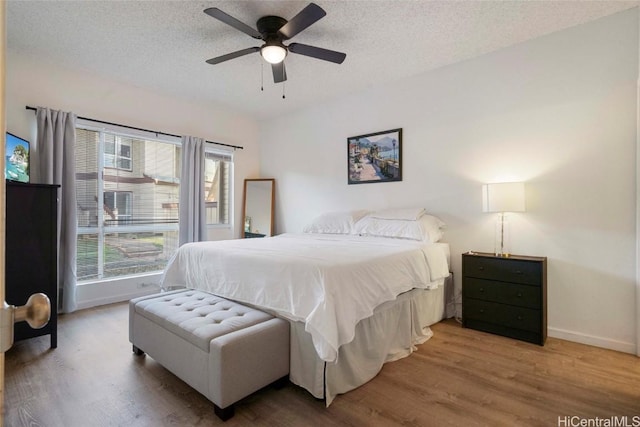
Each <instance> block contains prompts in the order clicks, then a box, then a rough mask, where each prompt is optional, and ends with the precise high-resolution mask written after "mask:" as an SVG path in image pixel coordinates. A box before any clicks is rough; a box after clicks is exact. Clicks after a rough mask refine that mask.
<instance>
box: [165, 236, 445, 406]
mask: <svg viewBox="0 0 640 427" xmlns="http://www.w3.org/2000/svg"><path fill="white" fill-rule="evenodd" d="M350 231H352V230H350ZM363 234H365V235H360V234H353V233H349V234H346V233H344V234H329V233H299V234H292V233H287V234H282V235H279V236H275V237H269V238H263V239H238V240H227V241H216V242H198V243H189V244H185V245H183V246H182V247H180V249H179V250H178V251H177V252H176V254H175V255H174V256H173V257H172V259H171V260H170V261H169V264H168V266H167V268H166V269H165V272H164V274H163V278H162V286H163V287H164V288H168V287H175V286H186V287H188V288H193V289H199V290H203V291H206V292H210V293H212V294H215V295H218V296H221V297H223V298H228V299H231V300H234V301H237V302H240V303H243V304H247V305H250V306H253V307H256V308H260V309H262V310H264V311H267V312H270V313H272V314H275V315H277V316H279V317H282V318H285V319H287V320H289V322H290V323H291V361H290V379H291V381H292V382H293V383H295V384H297V385H299V386H301V387H303V388H305V389H306V390H308V391H309V392H310V393H311V394H312V395H313V396H315V397H316V398H319V399H325V402H326V404H327V405H329V404H330V403H331V402H332V400H333V399H334V398H335V396H336V395H338V394H340V393H345V392H347V391H349V390H352V389H354V388H356V387H358V386H360V385H362V384H364V383H365V382H367V381H369V380H370V379H372V378H373V377H374V376H375V375H376V374H377V373H378V372H379V371H380V369H381V368H382V365H383V364H384V363H385V362H387V361H391V360H396V359H398V358H401V357H404V356H407V355H408V354H410V353H411V352H412V351H413V350H414V349H415V345H416V344H419V343H422V342H424V341H426V340H427V339H429V338H430V337H431V330H430V329H429V326H430V325H432V324H433V323H436V322H438V321H440V320H441V319H442V318H443V317H445V316H446V312H447V307H446V301H447V299H448V297H449V294H450V292H451V291H450V290H449V289H448V288H449V286H447V285H446V283H448V282H447V280H446V279H447V277H449V247H448V245H447V244H446V243H431V242H430V241H424V240H421V241H418V240H411V239H398V238H387V237H380V236H373V235H366V233H363ZM427 240H428V239H427Z"/></svg>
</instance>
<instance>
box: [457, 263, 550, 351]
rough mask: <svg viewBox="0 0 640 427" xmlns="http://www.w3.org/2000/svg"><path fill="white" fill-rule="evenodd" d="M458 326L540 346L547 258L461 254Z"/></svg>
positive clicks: (544, 331) (544, 326) (543, 333)
mask: <svg viewBox="0 0 640 427" xmlns="http://www.w3.org/2000/svg"><path fill="white" fill-rule="evenodd" d="M462 325H463V326H464V327H465V328H472V329H478V330H481V331H485V332H491V333H494V334H498V335H504V336H507V337H511V338H516V339H520V340H523V341H528V342H532V343H535V344H539V345H544V342H545V340H546V338H547V258H546V257H532V256H519V255H511V256H509V257H499V256H495V255H494V254H489V253H482V252H470V253H465V254H462Z"/></svg>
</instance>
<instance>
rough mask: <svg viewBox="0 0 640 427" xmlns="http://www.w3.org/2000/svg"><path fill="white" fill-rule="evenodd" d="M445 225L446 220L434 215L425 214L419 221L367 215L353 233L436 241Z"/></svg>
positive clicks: (357, 224)
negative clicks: (443, 220)
mask: <svg viewBox="0 0 640 427" xmlns="http://www.w3.org/2000/svg"><path fill="white" fill-rule="evenodd" d="M444 225H445V224H444V222H442V221H441V220H440V219H439V218H437V217H435V216H432V215H423V216H421V217H420V219H418V220H417V221H411V220H403V219H381V218H375V217H373V216H367V217H365V218H362V219H361V220H360V221H358V222H357V223H356V225H355V226H354V228H353V233H354V234H359V235H361V236H376V237H391V238H395V239H410V240H419V241H422V242H427V243H428V242H430V243H435V242H437V241H439V240H440V239H441V238H442V234H443V233H442V227H444Z"/></svg>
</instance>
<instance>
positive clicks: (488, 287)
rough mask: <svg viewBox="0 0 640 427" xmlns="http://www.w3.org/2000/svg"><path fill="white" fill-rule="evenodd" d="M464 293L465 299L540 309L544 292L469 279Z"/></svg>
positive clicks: (536, 287) (465, 282) (519, 286)
mask: <svg viewBox="0 0 640 427" xmlns="http://www.w3.org/2000/svg"><path fill="white" fill-rule="evenodd" d="M463 292H464V296H465V298H475V299H480V300H485V301H492V302H499V303H503V304H509V305H515V306H520V307H528V308H534V309H540V307H541V300H542V295H541V294H542V292H541V290H540V287H539V286H532V285H520V284H517V283H506V282H496V281H494V280H485V279H476V278H474V277H467V278H465V281H464V288H463Z"/></svg>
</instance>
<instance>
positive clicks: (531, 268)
mask: <svg viewBox="0 0 640 427" xmlns="http://www.w3.org/2000/svg"><path fill="white" fill-rule="evenodd" d="M462 259H463V264H462V274H463V276H464V277H476V278H480V279H490V280H498V281H502V282H512V283H524V284H529V285H537V286H540V284H541V283H542V264H541V263H539V262H531V261H523V260H517V259H509V258H486V257H482V256H474V255H465V256H463V257H462Z"/></svg>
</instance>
